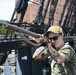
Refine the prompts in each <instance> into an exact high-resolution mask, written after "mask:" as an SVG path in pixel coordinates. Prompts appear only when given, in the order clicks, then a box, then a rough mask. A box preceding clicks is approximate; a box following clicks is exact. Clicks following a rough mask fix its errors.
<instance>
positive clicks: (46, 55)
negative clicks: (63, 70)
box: [42, 50, 48, 59]
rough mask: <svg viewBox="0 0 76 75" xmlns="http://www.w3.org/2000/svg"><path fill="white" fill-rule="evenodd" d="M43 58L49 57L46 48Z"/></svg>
mask: <svg viewBox="0 0 76 75" xmlns="http://www.w3.org/2000/svg"><path fill="white" fill-rule="evenodd" d="M42 58H43V59H46V58H48V53H47V51H46V50H44V51H43V53H42Z"/></svg>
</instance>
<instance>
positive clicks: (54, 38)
mask: <svg viewBox="0 0 76 75" xmlns="http://www.w3.org/2000/svg"><path fill="white" fill-rule="evenodd" d="M57 39H58V36H55V37H52V38H49V40H51V41H52V40H54V41H55V40H57Z"/></svg>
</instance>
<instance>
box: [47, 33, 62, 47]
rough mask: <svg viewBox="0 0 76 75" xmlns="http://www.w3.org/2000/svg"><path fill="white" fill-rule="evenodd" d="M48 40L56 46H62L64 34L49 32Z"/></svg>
mask: <svg viewBox="0 0 76 75" xmlns="http://www.w3.org/2000/svg"><path fill="white" fill-rule="evenodd" d="M47 41H48V42H51V44H52V45H53V46H54V47H55V48H59V47H61V45H62V43H63V35H60V34H55V33H49V35H48V37H47Z"/></svg>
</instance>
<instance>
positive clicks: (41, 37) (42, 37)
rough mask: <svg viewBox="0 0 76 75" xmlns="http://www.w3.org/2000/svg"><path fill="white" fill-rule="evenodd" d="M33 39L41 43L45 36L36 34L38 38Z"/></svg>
mask: <svg viewBox="0 0 76 75" xmlns="http://www.w3.org/2000/svg"><path fill="white" fill-rule="evenodd" d="M33 39H34V41H36V42H37V43H43V42H44V41H45V38H44V36H43V35H41V34H38V38H33Z"/></svg>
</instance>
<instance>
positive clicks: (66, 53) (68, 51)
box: [59, 46, 74, 61]
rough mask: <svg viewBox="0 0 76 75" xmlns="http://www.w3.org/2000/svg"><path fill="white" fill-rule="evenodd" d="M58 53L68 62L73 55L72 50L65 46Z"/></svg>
mask: <svg viewBox="0 0 76 75" xmlns="http://www.w3.org/2000/svg"><path fill="white" fill-rule="evenodd" d="M59 53H60V54H61V55H62V56H63V57H65V59H66V60H67V61H69V60H70V59H71V58H72V57H73V55H74V50H73V49H72V48H71V47H70V46H66V47H64V48H63V49H61V50H60V52H59Z"/></svg>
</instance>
